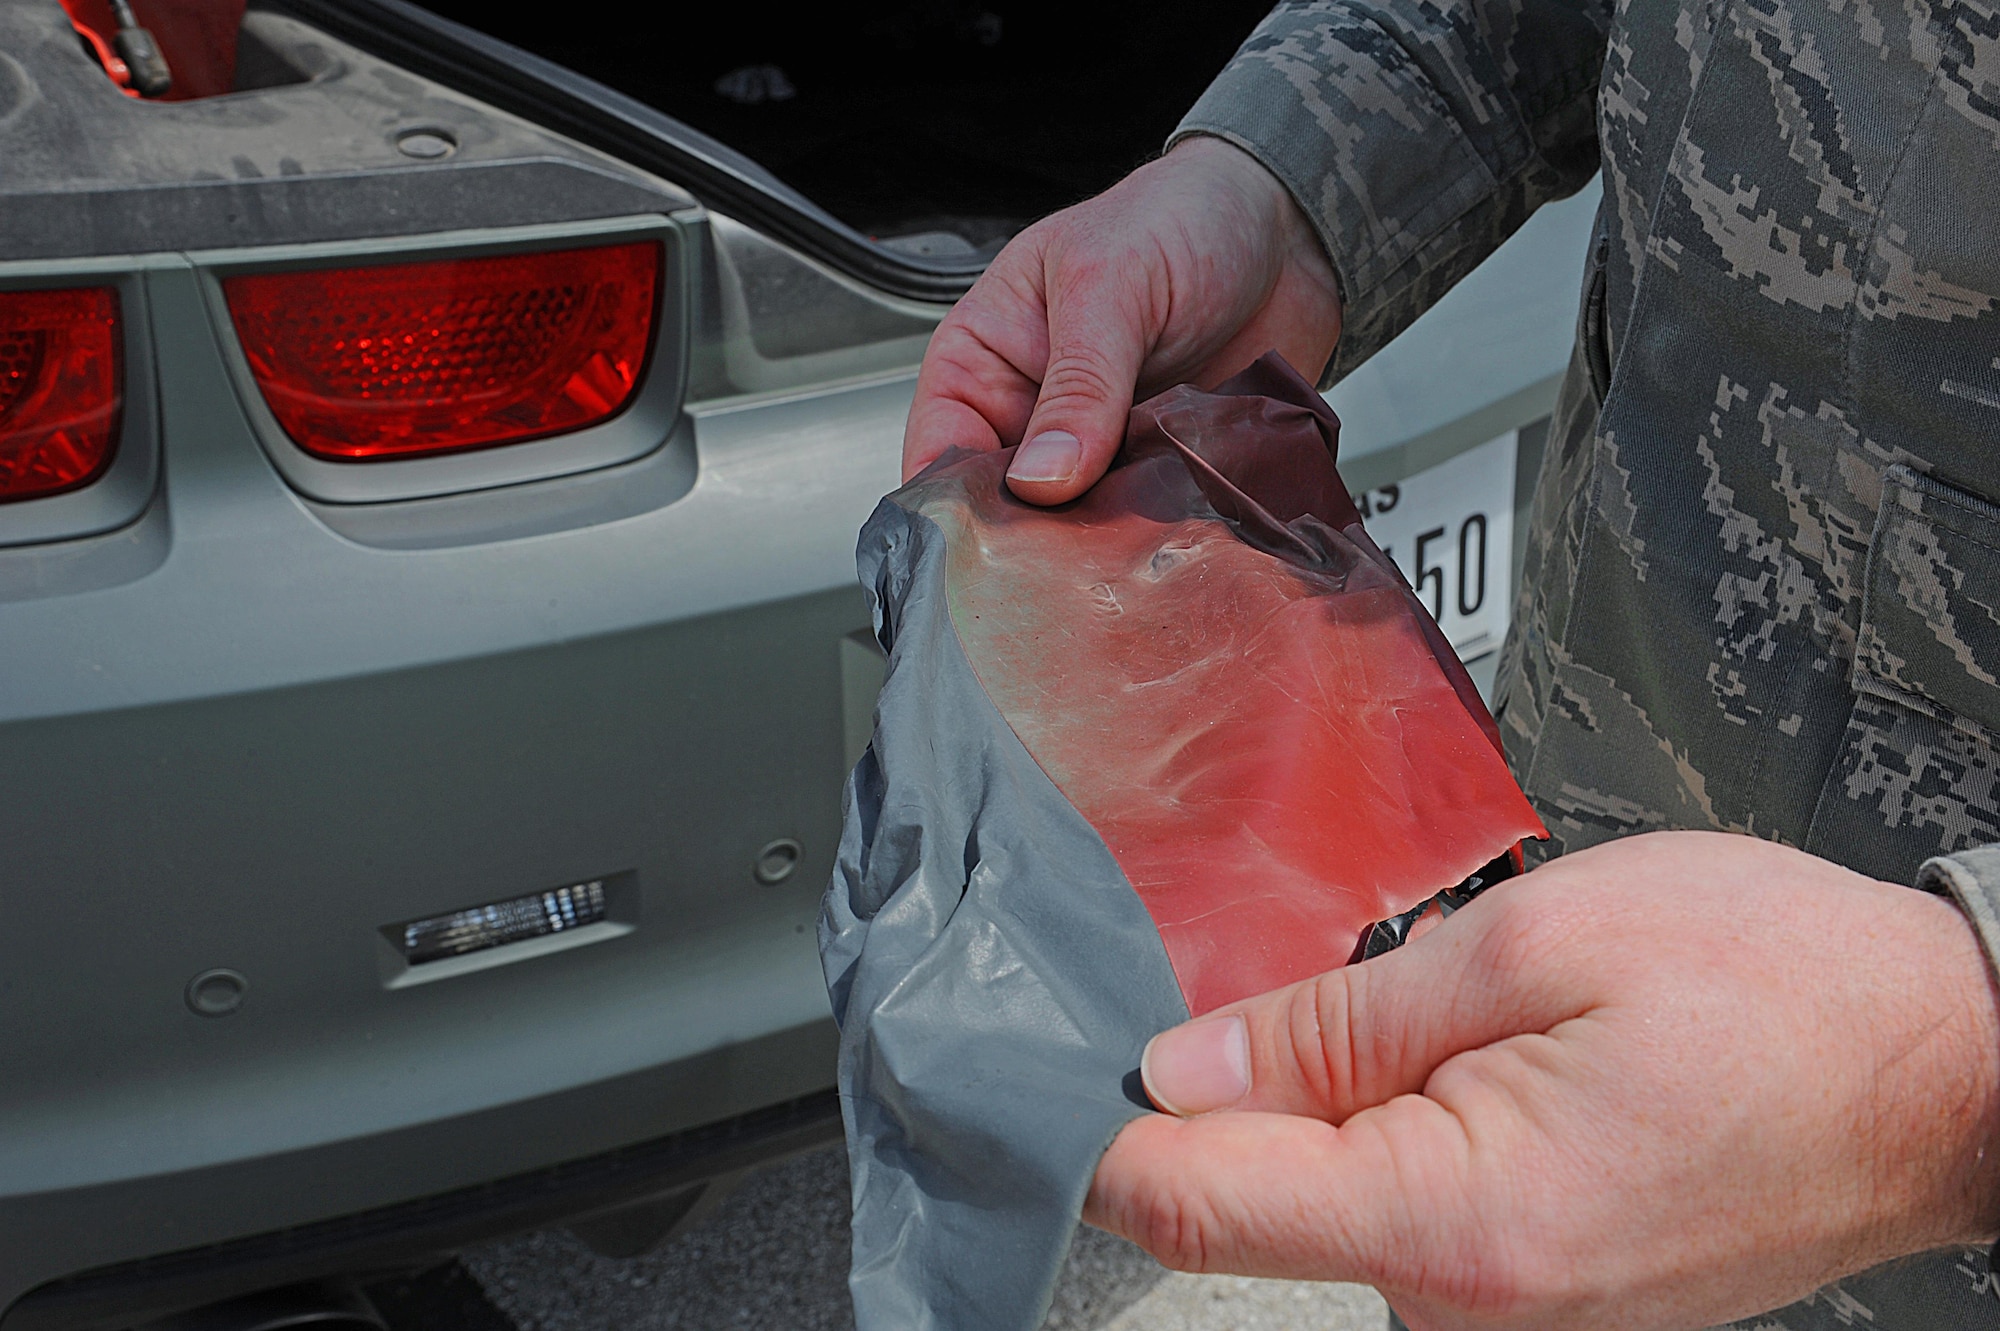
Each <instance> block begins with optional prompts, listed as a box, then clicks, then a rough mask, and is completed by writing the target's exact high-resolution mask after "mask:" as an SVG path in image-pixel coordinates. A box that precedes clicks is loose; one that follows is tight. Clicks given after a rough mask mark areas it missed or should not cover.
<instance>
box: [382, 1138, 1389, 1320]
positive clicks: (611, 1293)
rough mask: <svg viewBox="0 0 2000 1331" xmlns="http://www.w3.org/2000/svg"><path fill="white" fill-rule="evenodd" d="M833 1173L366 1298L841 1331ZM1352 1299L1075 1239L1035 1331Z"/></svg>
mask: <svg viewBox="0 0 2000 1331" xmlns="http://www.w3.org/2000/svg"><path fill="white" fill-rule="evenodd" d="M846 1278H847V1162H846V1159H845V1157H844V1156H843V1155H842V1153H841V1152H840V1151H839V1150H838V1149H832V1150H825V1151H816V1152H814V1153H812V1154H810V1155H805V1156H800V1157H798V1158H796V1159H793V1160H788V1161H784V1162H782V1163H780V1164H777V1165H773V1166H771V1167H769V1168H767V1169H764V1170H761V1171H759V1172H758V1173H756V1174H753V1175H751V1176H750V1178H749V1179H747V1180H746V1181H745V1182H744V1184H743V1186H742V1187H741V1188H740V1189H738V1191H737V1192H736V1193H735V1194H734V1195H733V1196H731V1197H730V1198H729V1199H728V1200H727V1201H726V1202H724V1203H723V1204H722V1206H721V1207H720V1208H719V1209H718V1210H717V1211H716V1212H715V1213H714V1214H713V1215H711V1216H710V1217H709V1218H708V1219H707V1220H706V1221H704V1222H703V1223H702V1224H701V1225H699V1226H698V1227H696V1228H695V1229H693V1230H692V1231H690V1232H689V1233H687V1234H685V1235H683V1236H681V1237H680V1238H677V1239H674V1240H672V1241H670V1242H669V1243H667V1244H665V1245H664V1246H662V1247H661V1248H659V1249H657V1250H656V1251H654V1252H652V1253H649V1254H647V1255H645V1256H643V1257H636V1258H631V1259H629V1260H616V1259H612V1258H607V1257H600V1256H598V1255H597V1254H595V1253H593V1252H592V1251H591V1250H590V1249H589V1248H587V1247H585V1246H584V1245H583V1244H582V1243H581V1242H579V1241H578V1240H577V1239H575V1238H574V1237H572V1236H571V1235H570V1234H568V1233H567V1232H565V1231H562V1230H550V1231H546V1232H543V1233H538V1234H529V1235H525V1236H523V1237H521V1238H516V1239H510V1240H507V1241H506V1242H503V1243H496V1244H493V1245H491V1246H488V1247H485V1248H480V1249H477V1250H475V1251H472V1252H469V1253H467V1254H465V1255H464V1256H463V1257H462V1258H461V1259H460V1261H459V1263H457V1264H456V1265H454V1266H453V1267H450V1268H446V1269H444V1270H442V1271H439V1272H435V1273H432V1274H431V1275H430V1276H428V1277H426V1278H424V1279H423V1280H421V1281H418V1282H415V1283H413V1284H405V1285H403V1286H401V1287H399V1289H397V1290H392V1291H381V1292H378V1293H377V1298H378V1300H381V1301H384V1302H385V1304H394V1305H395V1306H394V1307H388V1306H385V1312H388V1313H389V1316H390V1320H391V1322H392V1323H394V1324H395V1325H396V1327H397V1331H403V1329H404V1328H405V1327H409V1328H416V1327H422V1328H423V1331H507V1329H508V1328H512V1331H739V1329H741V1328H754V1329H755V1331H851V1328H852V1327H853V1325H854V1321H853V1317H852V1315H851V1313H850V1311H849V1308H848V1303H847V1287H846ZM1386 1321H1387V1308H1386V1306H1385V1305H1384V1304H1383V1302H1382V1300H1381V1299H1380V1297H1378V1296H1377V1295H1376V1294H1375V1293H1374V1291H1372V1290H1369V1289H1365V1288H1363V1287H1361V1286H1358V1285H1313V1284H1295V1283H1292V1282H1289V1281H1281V1280H1249V1279H1243V1278H1238V1277H1232V1276H1190V1275H1182V1274H1178V1273H1173V1272H1168V1271H1166V1270H1164V1269H1162V1268H1161V1267H1160V1266H1159V1265H1158V1264H1157V1263H1155V1262H1154V1261H1153V1260H1152V1259H1151V1258H1150V1257H1148V1256H1146V1255H1145V1254H1144V1253H1143V1252H1140V1251H1139V1250H1138V1249H1137V1248H1135V1247H1133V1246H1132V1245H1131V1244H1129V1243H1126V1242H1124V1241H1123V1240H1120V1239H1115V1238H1112V1237H1110V1236H1109V1235H1106V1234H1101V1233H1099V1232H1097V1231H1096V1230H1091V1229H1084V1230H1080V1231H1079V1232H1078V1234H1077V1239H1076V1243H1075V1246H1074V1247H1073V1248H1072V1249H1071V1252H1070V1259H1069V1264H1068V1265H1067V1266H1066V1267H1065V1268H1064V1271H1063V1276H1062V1280H1061V1283H1060V1285H1059V1286H1058V1287H1057V1290H1056V1298H1055V1305H1054V1307H1053V1308H1052V1309H1051V1311H1050V1314H1049V1320H1048V1322H1047V1323H1046V1324H1045V1331H1383V1328H1384V1326H1385V1325H1386Z"/></svg>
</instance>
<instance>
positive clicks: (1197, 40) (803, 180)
mask: <svg viewBox="0 0 2000 1331" xmlns="http://www.w3.org/2000/svg"><path fill="white" fill-rule="evenodd" d="M429 8H431V9H432V10H434V11H435V12H437V13H440V14H443V15H445V16H446V17H449V18H452V19H455V20H457V21H459V22H461V23H464V24H466V25H468V26H470V27H474V28H478V29H479V30H481V31H483V32H487V33H489V34H491V35H493V36H495V37H499V38H501V39H503V40H505V41H509V42H512V43H514V44H515V45H517V46H521V47H524V48H526V49H528V50H530V51H533V52H535V53H536V54H538V55H542V56H545V57H547V58H548V59H551V60H554V61H557V62H559V63H561V64H563V65H566V66H568V67H569V68H571V69H573V70H575V71H577V72H578V73H580V74H586V75H589V76H590V77H592V78H595V79H597V80H599V81H600V82H603V83H606V84H609V85H610V86H611V87H613V88H616V89H618V90H619V91H621V92H624V93H626V94H628V95H630V96H633V97H636V98H638V99H640V100H641V101H644V102H647V103H650V104H651V105H653V106H655V107H658V108H659V109H660V110H662V111H665V112H667V113H668V114H669V115H672V116H675V117H677V118H679V119H681V120H684V121H686V122H687V123H688V124H690V125H693V126H694V127H695V128H697V129H700V130H703V131H705V132H706V133H708V134H711V135H713V136H715V137H716V138H718V139H721V140H722V141H723V142H725V143H728V144H729V145H730V146H732V147H734V148H736V149H738V150H739V151H741V152H743V153H745V154H747V155H748V156H750V157H752V158H754V159H756V160H757V161H759V162H761V163H763V164H764V165H765V166H766V167H768V168H769V169H770V170H771V171H772V172H774V173H775V174H776V175H778V176H779V177H780V178H782V179H784V180H785V181H786V182H788V183H789V184H791V185H792V186H794V187H795V188H797V189H798V190H800V191H801V192H802V193H804V194H806V195H807V196H808V197H810V198H812V199H813V200H814V201H816V202H817V203H819V204H820V205H821V206H822V207H824V208H826V209H827V210H828V211H829V212H832V213H833V214H834V215H835V216H837V217H839V218H841V219H842V220H843V221H846V222H848V223H849V224H850V225H852V226H854V227H856V228H858V229H859V230H862V231H864V232H867V233H869V234H871V235H876V236H882V237H891V236H909V235H912V234H914V233H922V232H937V231H942V232H949V233H951V234H953V235H956V236H958V237H961V238H963V240H964V241H966V242H968V243H969V244H970V245H971V246H973V247H976V248H989V247H993V246H995V245H997V243H998V242H999V241H1002V240H1004V239H1005V238H1006V237H1007V236H1009V235H1011V234H1013V233H1014V232H1015V231H1017V230H1019V229H1020V228H1021V227H1022V226H1024V225H1026V224H1027V223H1028V222H1031V221H1033V220H1034V219H1035V218H1037V217H1040V216H1042V215H1044V214H1046V213H1049V212H1052V211H1054V210H1055V209H1057V208H1061V207H1063V206H1064V205H1066V204H1069V203H1073V202H1075V201H1077V200H1079V199H1082V198H1084V197H1086V196H1088V195H1090V194H1093V193H1095V192H1096V191H1098V190H1101V189H1103V188H1104V187H1105V186H1107V185H1109V184H1111V183H1112V182H1113V181H1115V180H1116V179H1118V177H1119V176H1121V175H1123V174H1124V173H1125V172H1126V171H1129V170H1130V169H1131V168H1133V167H1134V166H1136V165H1138V164H1139V163H1141V162H1143V161H1144V160H1145V159H1146V158H1147V157H1148V156H1150V155H1151V154H1153V153H1155V152H1157V151H1159V149H1160V146H1161V144H1162V143H1163V142H1164V140H1165V138H1166V136H1167V134H1168V133H1170V132H1171V131H1172V129H1173V127H1174V124H1175V123H1176V121H1178V120H1179V118H1180V116H1181V114H1182V113H1183V112H1184V111H1185V110H1186V109H1187V107H1188V105H1189V104H1190V103H1191V102H1193V100H1194V99H1195V98H1196V97H1197V96H1198V95H1199V94H1200V92H1201V90H1202V88H1203V87H1204V86H1206V84H1207V83H1208V81H1209V79H1211V78H1212V77H1213V76H1214V75H1215V73H1216V71H1217V70H1219V69H1220V68H1221V67H1222V65H1223V63H1224V62H1225V61H1227V60H1228V58H1229V56H1230V54H1231V53H1232V52H1233V51H1234V50H1235V49H1236V47H1237V45H1238V44H1239V43H1240V42H1241V41H1242V40H1243V38H1244V37H1245V36H1247V35H1248V33H1249V31H1250V29H1251V28H1252V27H1253V26H1255V24H1256V22H1257V20H1258V19H1259V18H1260V17H1261V16H1262V15H1263V13H1264V11H1265V9H1266V8H1268V5H1267V4H1265V3H1264V2H1263V0H1249V2H1246V0H1223V2H1222V3H1215V4H1206V5H1187V6H1178V7H1172V6H1161V5H1156V4H1143V3H1136V2H1135V0H1079V2H1078V3H1074V4H1053V3H1045V2H1042V0H1036V2H1033V3H1030V2H1029V0H906V2H905V3H900V4H899V3H894V2H893V0H887V2H885V0H876V2H875V3H870V4H863V5H845V6H844V5H826V4H819V5H814V4H805V3H799V2H797V0H776V2H766V3H757V4H744V3H733V4H732V3H730V2H729V0H722V2H721V3H715V2H714V0H711V2H710V3H707V4H704V5H702V6H700V7H699V8H697V7H695V6H685V7H681V6H661V5H657V4H646V5H641V4H637V3H633V0H609V3H605V4H599V5H594V6H589V7H586V8H582V9H560V8H556V7H552V6H547V5H534V6H522V7H521V8H519V9H515V8H513V7H511V6H501V5H494V4H491V3H485V4H478V3H472V2H471V0H429ZM934 243H943V244H945V245H950V244H951V243H952V242H950V241H949V240H947V239H945V238H942V237H940V238H936V240H935V241H934Z"/></svg>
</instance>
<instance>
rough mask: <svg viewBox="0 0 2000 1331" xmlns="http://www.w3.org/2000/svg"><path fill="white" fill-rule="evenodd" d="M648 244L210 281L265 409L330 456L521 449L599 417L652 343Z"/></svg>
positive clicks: (656, 277)
mask: <svg viewBox="0 0 2000 1331" xmlns="http://www.w3.org/2000/svg"><path fill="white" fill-rule="evenodd" d="M660 264H661V248H660V244H659V242H657V241H651V240H648V241H638V242H635V243H632V244H620V245H596V246H592V247H590V248H587V249H573V250H556V251H550V252H546V253H541V254H507V255H498V256H493V257H486V258H471V259H446V260H442V261H435V262H424V263H399V264H379V265H373V266H370V267H366V268H327V269H316V270H312V271H304V272H285V273H253V274H246V275H243V276H239V277H231V278H227V279H225V280H224V281H223V293H224V295H225V296H226V297H227V299H228V302H229V314H230V317H231V319H233V320H234V321H235V324H236V335H237V337H238V338H239V339H240V340H241V342H242V345H243V354H244V355H245V356H246V357H247V358H248V359H249V362H250V370H251V373H252V374H254V375H255V376H256V379H257V386H258V387H259V388H260V389H261V390H263V394H264V401H265V402H266V403H268V404H269V405H270V408H271V414H272V415H274V416H276V417H277V418H278V424H280V425H281V426H283V427H284V430H285V433H286V434H288V435H290V436H291V438H292V441H293V442H294V443H296V444H297V445H298V446H299V447H300V448H303V449H305V450H306V451H307V452H308V453H313V454H317V455H318V456H320V457H323V458H329V459H332V460H335V461H350V462H352V461H364V460H367V459H370V458H389V457H407V456H410V455H412V454H423V453H444V452H453V451H458V450H461V449H468V448H492V447H494V446H496V445H499V444H515V443H522V442H525V441H527V440H529V439H541V438H544V437H546V436H548V435H552V434H562V433H565V432H567V431H570V430H581V429H584V428H585V427H587V426H591V425H596V424H598V423H599V422H602V421H606V420H609V419H610V418H611V417H613V416H615V415H617V414H618V413H619V412H620V411H622V410H624V409H625V407H626V406H627V405H628V404H629V403H630V402H631V400H632V395H633V394H634V393H635V392H637V391H638V387H639V380H640V377H641V375H642V374H643V373H644V371H645V367H646V356H647V353H648V351H649V350H650V349H651V347H652V340H653V316H654V311H655V309H656V308H657V306H658V303H659V287H660Z"/></svg>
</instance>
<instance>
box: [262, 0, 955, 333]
mask: <svg viewBox="0 0 2000 1331" xmlns="http://www.w3.org/2000/svg"><path fill="white" fill-rule="evenodd" d="M260 8H267V9H270V10H272V11H274V12H277V13H281V14H285V15H289V16H290V17H292V18H296V19H298V20H300V21H301V22H304V23H309V24H311V25H313V26H314V27H317V28H319V29H321V30H323V31H325V32H327V33H329V34H331V35H332V36H335V37H338V38H339V39H340V40H342V41H344V42H348V43H350V44H352V45H354V46H357V47H359V48H360V49H362V50H364V51H367V52H368V53H369V54H371V55H375V56H378V57H380V58H382V59H384V60H388V61H392V62H394V63H395V64H397V65H400V66H402V67H403V68H405V69H408V70H410V71H411V72H412V73H416V74H421V75H423V76H424V77H425V78H430V79H435V80H437V81H438V82H440V83H444V84H447V85H449V86H451V87H453V88H456V89H457V90H458V91H460V92H463V93H467V94H469V95H471V96H474V97H478V98H480V99H481V100H483V101H485V102H488V103H490V104H491V105H493V106H496V107H499V108H500V109H501V110H503V111H509V112H512V113H513V114H515V115H518V116H521V117H522V118H524V119H526V120H531V121H533V122H535V123H536V124H539V125H541V126H543V127H544V128H546V129H551V130H554V131H556V132H557V133H560V134H566V135H568V136H569V137H570V138H573V139H576V140H578V141H579V142H582V143H585V144H587V145H589V146H590V147H592V148H596V149H598V150H599V151H600V152H605V153H609V154H611V155H612V156H614V157H617V158H619V159H621V160H623V161H626V162H629V163H631V164H632V165H633V166H636V167H639V168H641V169H643V170H647V171H651V172H653V173H655V174H657V175H660V176H663V177H665V178H667V179H668V180H671V181H673V182H674V183H675V184H677V185H680V186H682V187H684V188H686V189H687V190H689V191H691V192H692V193H693V194H694V195H695V196H696V197H697V198H699V199H700V200H701V201H702V202H703V203H704V204H706V205H708V206H709V207H711V208H714V209H715V210H716V211H718V212H722V213H726V214H728V215H729V216H731V217H733V218H735V219H737V220H738V221H740V222H744V223H747V224H749V225H751V226H754V227H756V228H757V229H758V230H759V231H761V232H763V233H764V234H765V235H767V236H769V237H771V238H772V239H774V240H778V241H781V242H783V243H784V244H786V245H789V246H791V247H792V248H794V249H797V250H799V251H801V252H803V253H805V254H807V255H809V256H810V257H812V258H814V259H817V260H819V261H820V262H822V263H824V264H826V265H828V266H829V267H831V268H834V269H836V270H837V271H839V272H842V273H845V274H847V275H848V276H849V277H853V278H855V279H857V280H859V281H862V282H866V283H867V284H869V285H870V286H873V287H875V288H877V289H879V290H882V291H886V292H888V293H890V294H892V295H897V296H903V297H905V298H907V299H910V300H925V301H954V300H957V299H958V298H959V297H960V296H962V295H964V294H965V292H966V290H967V289H968V288H970V287H971V285H972V283H973V281H974V279H976V278H977V277H978V276H979V274H980V273H981V272H983V271H984V270H985V266H986V264H985V261H984V260H983V259H978V258H973V257H961V256H951V255H938V256H923V255H914V254H909V253H905V252H901V251H898V250H894V249H891V248H889V247H888V246H886V245H882V244H880V243H878V242H876V241H873V240H870V239H869V238H868V237H867V236H864V235H862V234H861V233H860V232H859V231H856V230H855V229H854V228H853V227H850V226H848V225H847V224H846V223H845V222H842V221H840V220H839V219H838V218H836V217H834V216H833V215H832V214H831V213H829V212H827V211H826V210H825V209H823V208H821V207H820V206H819V205H818V204H816V203H813V202H812V201H811V200H809V199H807V198H806V197H805V196H804V195H802V194H800V193H799V192H798V191H797V190H795V189H793V188H791V187H790V186H789V185H786V184H784V183H783V182H782V181H780V180H778V179H777V177H775V176H773V175H772V174H771V173H770V172H768V171H766V170H765V169H764V168H763V167H761V166H758V165H757V164H756V163H755V162H753V161H751V160H750V159H749V158H747V157H745V156H743V155H742V154H741V153H739V152H737V151H736V150H735V149H733V148H730V147H728V146H727V145H725V144H723V143H721V142H720V141H718V140H716V139H712V138H710V137H708V136H707V135H706V134H703V133H701V132H700V131H698V130H696V129H693V128H692V127H690V126H688V125H685V124H683V123H682V122H680V121H678V120H676V119H674V118H673V117H672V116H669V115H667V114H665V113H664V112H661V111H657V110H654V109H653V108H652V107H650V106H647V105H646V104H645V103H643V102H640V101H637V100H635V99H633V98H631V97H627V96H626V95H624V94H623V93H620V92H615V91H613V90H612V89H610V88H607V87H605V86H604V85H603V84H601V83H598V82H597V81H595V80H594V79H588V78H585V77H583V76H582V75H580V74H575V73H572V72H571V71H569V70H567V69H564V68H563V67H562V66H560V65H558V64H555V63H554V62H552V61H549V60H544V59H542V58H541V57H540V56H537V55H532V54H530V53H529V52H527V51H523V50H521V49H520V48H519V47H516V46H512V45H509V44H508V43H506V42H503V41H500V40H498V39H496V38H493V37H488V36H486V35H485V34H484V33H480V32H475V31H473V30H472V29H470V28H467V27H464V26H462V25H460V24H457V23H454V22H452V21H451V20H450V19H446V18H441V17H439V16H438V15H436V14H432V13H430V12H429V11H428V10H424V9H420V8H418V7H417V6H415V5H412V4H406V3H404V2H403V0H267V2H266V3H265V4H262V5H260Z"/></svg>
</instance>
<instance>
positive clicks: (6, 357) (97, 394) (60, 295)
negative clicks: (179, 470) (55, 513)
mask: <svg viewBox="0 0 2000 1331" xmlns="http://www.w3.org/2000/svg"><path fill="white" fill-rule="evenodd" d="M121 391H122V385H121V383H120V381H119V357H118V293H117V291H115V290H114V289H112V288H111V287H67V288H64V289H63V290H60V291H0V503H5V502H7V501H8V500H13V499H35V498H38V497H40V496H42V495H51V494H56V493H58V492H60V491H63V490H73V489H75V488H76V487H77V486H79V485H86V484H88V483H89V482H91V481H93V480H96V479H97V477H98V476H99V475H101V474H102V473H103V471H104V469H105V468H106V467H107V466H109V465H110V464H111V454H112V452H113V450H114V449H115V448H116V447H117V444H118V408H119V405H120V398H121Z"/></svg>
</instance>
